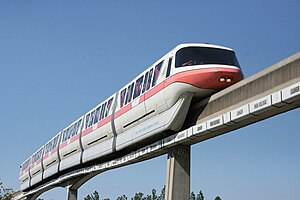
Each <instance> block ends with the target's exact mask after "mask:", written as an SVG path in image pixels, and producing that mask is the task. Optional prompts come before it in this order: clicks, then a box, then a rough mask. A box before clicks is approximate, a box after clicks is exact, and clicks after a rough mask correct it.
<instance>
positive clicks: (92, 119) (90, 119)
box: [88, 111, 95, 127]
mask: <svg viewBox="0 0 300 200" xmlns="http://www.w3.org/2000/svg"><path fill="white" fill-rule="evenodd" d="M94 116H95V111H93V112H92V113H91V115H90V118H89V125H88V127H90V126H91V125H92V124H93V121H94Z"/></svg>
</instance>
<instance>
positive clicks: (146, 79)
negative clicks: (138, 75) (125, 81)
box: [142, 72, 149, 93]
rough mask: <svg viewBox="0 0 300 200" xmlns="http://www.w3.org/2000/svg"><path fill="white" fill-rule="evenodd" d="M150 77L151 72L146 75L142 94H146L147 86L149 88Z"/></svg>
mask: <svg viewBox="0 0 300 200" xmlns="http://www.w3.org/2000/svg"><path fill="white" fill-rule="evenodd" d="M148 77H149V72H147V73H146V75H145V79H144V84H143V91H142V93H144V92H145V91H146V86H147V83H148Z"/></svg>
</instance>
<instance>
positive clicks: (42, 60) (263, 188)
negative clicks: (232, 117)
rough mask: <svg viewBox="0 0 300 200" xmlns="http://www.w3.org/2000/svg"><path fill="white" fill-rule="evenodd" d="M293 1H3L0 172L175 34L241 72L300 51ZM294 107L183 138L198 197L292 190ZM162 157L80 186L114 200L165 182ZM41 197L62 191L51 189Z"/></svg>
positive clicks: (296, 178)
mask: <svg viewBox="0 0 300 200" xmlns="http://www.w3.org/2000/svg"><path fill="white" fill-rule="evenodd" d="M299 7H300V2H299V1H296V0H295V1H257V0H254V1H226V2H224V1H218V0H217V1H189V0H187V1H113V2H112V1H26V2H25V1H18V2H17V1H1V2H0V91H1V98H0V116H1V120H0V127H1V139H0V152H1V155H2V156H1V164H0V178H1V180H2V181H4V182H5V184H6V185H7V186H10V187H12V188H14V189H15V190H17V189H18V188H19V183H18V174H19V164H20V163H21V162H22V161H24V159H26V158H27V157H28V156H30V155H31V154H32V153H33V152H34V151H35V150H37V149H38V148H39V147H40V146H41V145H43V144H44V143H45V142H46V141H48V140H49V139H50V138H51V137H52V136H53V135H55V134H56V133H57V132H58V131H60V130H61V129H63V128H64V127H65V126H67V125H68V124H70V123H71V122H72V121H73V120H75V119H77V118H78V117H79V116H81V115H83V114H84V113H85V112H87V111H88V110H89V109H90V108H92V107H93V106H95V105H96V104H98V103H99V102H101V101H102V100H104V99H106V98H107V97H108V96H110V95H111V94H113V93H114V92H115V91H117V90H118V89H120V88H121V87H122V86H123V85H125V84H126V83H127V82H129V81H130V80H131V79H132V78H134V77H135V76H136V75H138V74H139V73H140V72H142V71H143V70H144V69H145V68H146V67H148V66H149V65H151V64H152V63H153V62H154V61H156V59H158V58H160V57H161V56H162V55H164V54H165V53H166V52H168V51H169V50H171V49H172V48H173V47H174V46H176V45H177V44H179V43H186V42H208V43H214V44H220V45H224V46H228V47H231V48H233V49H234V50H235V51H236V54H237V56H238V59H239V62H240V64H241V66H242V68H243V71H244V74H245V76H246V77H248V76H250V75H252V74H255V73H257V72H259V71H261V70H263V69H264V68H266V67H268V66H270V65H272V64H274V63H276V62H277V61H280V60H282V59H284V58H286V57H288V56H290V55H292V54H294V53H296V52H298V51H299V50H300V37H299V35H300V29H299V21H300V13H299ZM299 117H300V110H299V109H298V110H294V111H291V112H288V113H285V114H281V115H279V116H276V117H274V118H272V119H268V120H265V121H262V122H259V123H257V124H254V125H251V126H249V127H245V128H243V129H240V130H236V131H234V132H232V133H230V134H227V135H223V136H221V137H218V138H214V139H212V140H209V141H206V142H203V143H200V144H196V145H193V146H192V167H191V172H192V178H191V189H192V190H194V191H199V190H200V189H201V190H203V192H204V195H205V197H206V198H205V199H214V197H215V196H217V195H220V196H221V197H222V199H231V200H237V199H244V200H248V199H253V198H255V199H273V200H277V199H278V200H279V199H296V198H298V197H299V195H300V168H299V166H300V159H299V154H300V145H299V140H300V134H299V127H297V126H296V125H297V124H298V123H299ZM165 172H166V156H161V157H158V158H156V159H153V160H149V161H146V162H143V163H139V164H135V165H132V166H128V167H124V168H121V169H117V170H112V171H109V172H106V173H104V174H102V175H99V176H97V177H95V178H94V179H92V180H91V181H90V182H88V183H87V184H85V185H84V186H82V188H80V190H79V199H83V197H84V196H86V195H87V194H89V193H92V192H93V191H94V190H98V191H99V193H100V195H101V197H103V198H104V197H110V198H112V199H115V198H116V197H117V196H119V195H122V194H126V195H127V196H133V195H134V193H135V192H139V191H140V192H143V193H147V194H148V193H150V191H151V190H152V188H155V189H157V190H159V191H160V190H161V188H162V187H163V185H164V184H165ZM42 197H43V198H44V199H46V200H50V199H65V190H64V189H62V188H60V189H54V190H51V191H49V192H47V193H45V194H44V195H43V196H42Z"/></svg>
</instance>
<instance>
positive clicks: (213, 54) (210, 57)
mask: <svg viewBox="0 0 300 200" xmlns="http://www.w3.org/2000/svg"><path fill="white" fill-rule="evenodd" d="M205 64H222V65H234V66H237V67H239V66H240V65H239V63H238V60H237V58H236V56H235V53H234V52H233V51H230V50H225V49H217V48H208V47H187V48H183V49H180V50H179V51H178V52H177V53H176V67H185V66H192V65H205Z"/></svg>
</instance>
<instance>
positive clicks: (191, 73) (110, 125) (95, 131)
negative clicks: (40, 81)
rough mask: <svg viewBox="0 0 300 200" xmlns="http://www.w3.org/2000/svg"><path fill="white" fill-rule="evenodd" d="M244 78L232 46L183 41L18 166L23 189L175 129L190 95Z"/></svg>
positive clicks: (200, 96)
mask: <svg viewBox="0 0 300 200" xmlns="http://www.w3.org/2000/svg"><path fill="white" fill-rule="evenodd" d="M242 79H243V74H242V71H241V68H240V66H239V63H238V61H237V58H236V56H235V53H234V51H233V50H232V49H229V48H226V47H222V46H217V45H211V44H181V45H178V46H176V47H175V48H174V49H173V50H171V51H170V52H168V53H167V54H166V55H165V56H163V57H162V58H161V59H159V60H157V61H156V62H155V63H154V64H153V65H151V66H150V67H149V68H147V69H146V70H145V71H144V72H142V73H141V74H139V75H138V76H137V77H136V78H135V79H133V80H132V81H131V82H129V83H128V84H127V85H125V86H124V87H122V88H121V89H120V90H119V91H117V92H116V93H115V94H113V95H112V96H110V97H109V98H107V99H106V100H105V101H103V102H101V103H100V104H98V105H97V106H96V107H94V108H93V109H91V110H90V111H89V112H87V113H86V114H84V115H83V116H81V117H80V118H78V119H77V120H75V121H74V122H73V123H71V124H70V125H69V126H67V127H66V128H65V129H63V130H62V131H60V132H59V133H58V134H56V135H55V136H54V137H53V138H52V139H51V140H50V141H48V142H47V143H46V144H45V145H43V146H42V147H41V148H40V149H39V150H38V151H36V152H35V153H34V154H33V155H32V156H31V157H30V158H28V159H27V160H26V161H25V162H23V163H22V165H21V166H20V168H21V172H20V175H19V181H20V184H21V190H26V189H28V188H30V187H32V186H34V185H36V184H37V183H40V182H41V181H43V180H44V179H46V178H48V177H50V176H53V175H55V174H57V173H58V172H60V171H63V170H66V169H69V168H71V167H75V166H78V165H80V164H82V163H87V162H90V161H93V160H95V159H101V158H102V157H104V156H109V155H112V154H114V153H116V152H117V151H120V150H123V149H126V150H130V149H131V148H132V147H133V146H134V145H137V144H141V143H142V142H143V143H145V142H147V141H148V142H150V141H153V138H160V135H161V134H162V132H164V131H166V130H171V131H178V130H180V129H181V127H182V125H183V122H184V120H185V117H186V114H187V111H188V108H189V106H190V103H191V101H192V99H203V98H205V97H207V96H209V95H211V94H213V93H215V92H217V91H219V90H222V89H224V88H226V87H228V86H230V85H232V84H234V83H236V82H238V81H240V80H242Z"/></svg>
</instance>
